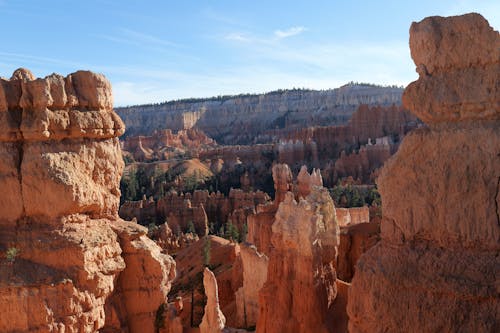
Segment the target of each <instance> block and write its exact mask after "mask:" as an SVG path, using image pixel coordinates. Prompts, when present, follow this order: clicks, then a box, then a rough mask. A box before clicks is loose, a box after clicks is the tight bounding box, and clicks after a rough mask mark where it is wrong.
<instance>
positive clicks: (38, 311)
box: [0, 69, 175, 332]
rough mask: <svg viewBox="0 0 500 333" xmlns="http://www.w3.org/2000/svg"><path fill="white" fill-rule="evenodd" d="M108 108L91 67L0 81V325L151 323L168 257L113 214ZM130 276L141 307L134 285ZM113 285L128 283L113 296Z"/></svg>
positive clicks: (114, 124)
mask: <svg viewBox="0 0 500 333" xmlns="http://www.w3.org/2000/svg"><path fill="white" fill-rule="evenodd" d="M112 103H113V101H112V94H111V86H110V84H109V82H108V81H107V80H106V79H105V78H104V76H102V75H100V74H95V73H91V72H84V71H79V72H76V73H73V74H70V75H68V76H67V77H62V76H60V75H57V74H52V75H50V76H48V77H46V78H44V79H35V78H34V77H33V75H32V74H31V72H29V71H27V70H25V69H19V70H17V71H16V72H14V75H13V76H12V78H11V79H10V80H4V79H1V80H0V124H1V125H0V126H1V131H0V133H1V134H0V156H1V159H0V187H1V188H2V193H3V194H2V197H1V200H0V226H1V228H2V233H1V234H0V252H1V253H2V254H3V255H4V256H3V258H2V259H1V262H0V309H1V311H2V316H1V319H0V331H2V332H19V331H23V332H48V331H49V332H50V331H57V332H63V331H69V332H95V331H98V330H101V329H104V327H105V326H106V327H107V326H108V323H111V322H113V324H114V325H115V326H116V327H117V328H119V329H122V328H123V329H129V330H130V331H131V332H134V331H137V330H136V328H137V325H139V324H141V325H145V326H144V327H152V326H153V324H154V313H155V312H156V308H158V306H159V305H160V304H162V303H163V302H164V300H165V297H166V293H167V292H168V289H169V281H171V280H172V278H173V275H174V270H175V263H174V262H173V260H172V258H170V257H169V256H167V255H164V254H161V253H160V249H159V248H158V247H157V246H156V245H154V244H153V243H152V242H151V241H148V240H147V239H146V238H145V237H144V234H145V231H144V230H143V228H141V227H138V226H136V225H133V224H130V225H127V226H126V227H124V225H123V222H121V220H120V219H119V218H118V214H117V213H118V204H119V196H120V190H119V180H120V176H121V173H122V170H123V161H122V158H121V152H120V147H119V143H118V139H117V138H116V137H117V136H118V135H120V134H122V133H123V131H124V126H123V123H122V121H121V120H120V118H119V117H118V116H117V115H116V114H115V113H114V112H113V110H112ZM145 262H147V264H148V265H147V266H141V265H142V264H144V263H145ZM142 267H144V268H142ZM138 272H140V273H141V274H143V276H142V279H146V280H147V281H148V287H150V289H151V290H150V292H149V293H148V295H147V297H148V301H151V300H152V301H151V302H150V303H148V304H147V305H145V304H144V297H145V296H146V295H144V293H140V292H138V291H139V289H136V291H137V292H134V290H133V289H134V288H138V286H139V284H138V283H134V279H135V281H136V282H138V281H137V279H136V278H133V277H131V275H133V274H137V273H138ZM119 281H124V283H125V284H126V285H127V288H128V289H127V290H123V294H122V296H120V297H117V296H116V295H117V294H118V293H120V290H121V288H120V282H119ZM117 298H121V299H120V301H118V302H117V303H114V301H112V300H115V299H117ZM111 303H114V304H115V305H116V306H111ZM132 303H137V304H138V305H137V306H136V307H133V306H132ZM143 305H144V306H143ZM112 308H113V309H115V310H116V311H114V312H113V311H109V310H110V309H112ZM118 308H119V310H118ZM151 314H153V316H152V317H151ZM104 330H106V329H104Z"/></svg>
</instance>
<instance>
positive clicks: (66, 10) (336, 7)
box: [0, 0, 500, 106]
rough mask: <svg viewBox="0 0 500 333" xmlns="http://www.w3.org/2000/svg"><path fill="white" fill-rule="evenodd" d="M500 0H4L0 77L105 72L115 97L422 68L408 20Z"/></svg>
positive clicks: (396, 78) (499, 8)
mask: <svg viewBox="0 0 500 333" xmlns="http://www.w3.org/2000/svg"><path fill="white" fill-rule="evenodd" d="M471 11H474V12H478V13H480V14H482V15H483V16H484V17H485V18H486V19H487V20H488V21H489V22H490V25H491V26H493V28H495V30H499V29H500V0H455V1H453V0H419V1H397V0H378V1H369V0H365V1H361V0H350V1H347V0H346V1H337V0H324V1H323V0H321V1H320V0H317V1H316V0H308V1H305V0H304V1H293V0H288V1H282V0H276V1H273V0H267V1H262V0H251V1H250V0H247V1H243V0H198V1H194V0H163V1H145V0H143V1H138V0H137V1H132V0H116V1H111V0H101V1H97V0H85V1H63V0H54V1H50V0H48V1H36V0H31V1H27V0H26V1H25V0H0V17H1V19H0V31H2V33H1V34H0V45H2V46H1V47H0V76H2V77H10V75H11V74H12V72H13V71H14V70H15V69H16V68H19V67H25V68H28V69H30V70H32V71H33V73H34V74H35V75H36V76H37V77H45V76H47V75H49V74H51V73H53V72H56V73H59V74H63V75H67V74H69V73H72V72H75V71H77V70H80V69H84V70H92V71H95V72H99V73H103V74H104V75H106V77H107V78H108V79H109V80H110V81H111V83H112V85H113V94H114V99H115V106H126V105H134V104H144V103H159V102H163V101H167V100H174V99H181V98H190V97H209V96H217V95H229V94H239V93H263V92H268V91H272V90H277V89H289V88H309V89H330V88H336V87H339V86H341V85H343V84H345V83H347V82H350V81H355V82H367V83H375V84H382V85H403V86H405V85H407V84H408V83H410V82H411V81H413V80H416V79H417V74H416V73H415V66H414V64H413V62H412V61H411V58H410V51H409V48H408V37H409V36H408V29H409V27H410V24H411V22H413V21H420V20H422V19H423V18H424V17H426V16H432V15H440V16H449V15H458V14H464V13H467V12H471Z"/></svg>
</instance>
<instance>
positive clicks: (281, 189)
mask: <svg viewBox="0 0 500 333" xmlns="http://www.w3.org/2000/svg"><path fill="white" fill-rule="evenodd" d="M272 173H273V182H274V191H275V194H274V201H273V202H272V203H266V204H261V205H258V206H257V213H256V214H254V215H249V216H248V218H247V223H248V236H247V241H248V242H250V243H251V244H254V245H255V246H256V247H257V249H258V250H259V251H260V252H262V253H264V254H266V255H269V253H270V252H271V248H272V243H271V237H272V229H271V227H272V225H273V223H274V221H275V214H276V211H277V210H278V207H279V205H280V203H281V202H283V200H284V199H285V196H286V194H287V193H288V191H292V190H293V177H292V172H291V170H290V168H289V167H288V165H287V164H275V165H273V169H272Z"/></svg>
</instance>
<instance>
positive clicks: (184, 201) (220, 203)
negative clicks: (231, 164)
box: [120, 189, 270, 237]
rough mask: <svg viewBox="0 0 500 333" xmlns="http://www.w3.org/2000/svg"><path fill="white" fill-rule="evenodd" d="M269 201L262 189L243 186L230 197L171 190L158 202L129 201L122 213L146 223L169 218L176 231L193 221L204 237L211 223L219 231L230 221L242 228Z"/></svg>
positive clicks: (125, 216)
mask: <svg viewBox="0 0 500 333" xmlns="http://www.w3.org/2000/svg"><path fill="white" fill-rule="evenodd" d="M269 200H270V199H269V196H268V195H267V194H265V193H264V192H262V191H255V192H244V191H242V190H240V189H231V191H230V192H229V195H228V196H227V197H226V196H224V195H223V194H222V193H220V192H215V193H214V192H211V193H209V192H208V191H199V190H198V191H194V192H193V193H192V194H191V193H177V192H169V193H167V194H166V195H165V196H164V197H163V198H160V199H158V200H157V201H155V200H153V199H152V198H150V199H143V200H140V201H127V202H125V203H124V204H123V205H122V206H121V207H120V216H121V217H122V218H124V219H128V220H131V219H133V218H136V219H137V221H138V222H139V223H140V224H143V225H147V224H149V223H155V222H159V223H162V222H164V221H168V225H169V227H170V229H171V230H172V231H174V232H175V233H176V234H179V233H180V232H183V233H186V232H188V229H189V225H190V224H191V223H192V224H193V227H194V228H195V231H196V233H197V234H198V235H199V236H200V237H202V236H204V235H205V234H206V233H207V231H208V227H209V226H210V225H212V226H213V227H214V228H215V231H218V230H219V228H220V227H221V226H223V225H225V224H226V223H228V221H231V222H232V223H233V224H234V225H236V226H237V227H238V229H239V230H240V231H241V230H242V228H243V224H245V223H246V217H247V216H249V215H250V214H252V213H253V212H254V211H255V208H256V206H257V205H259V204H263V203H265V202H267V201H269Z"/></svg>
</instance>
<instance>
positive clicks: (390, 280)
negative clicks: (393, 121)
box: [348, 14, 500, 332]
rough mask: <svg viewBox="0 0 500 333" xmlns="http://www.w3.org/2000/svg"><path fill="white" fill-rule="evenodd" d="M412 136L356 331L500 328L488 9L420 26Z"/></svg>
mask: <svg viewBox="0 0 500 333" xmlns="http://www.w3.org/2000/svg"><path fill="white" fill-rule="evenodd" d="M410 48H411V54H412V58H413V60H414V62H415V64H416V65H417V71H418V73H419V79H418V80H417V81H415V82H413V83H412V84H410V85H409V86H408V87H407V88H406V90H405V93H404V96H403V101H404V104H405V105H406V107H408V108H409V109H411V110H412V112H414V113H415V114H416V115H417V116H418V117H420V118H421V119H422V120H423V121H424V122H426V124H427V125H428V128H422V129H419V130H416V131H414V132H412V133H411V134H410V135H408V136H407V137H406V138H405V139H404V141H403V143H402V145H401V147H400V148H399V151H398V152H397V154H396V155H395V156H394V157H393V158H392V159H391V160H390V161H389V162H388V163H387V164H386V165H385V167H384V168H383V170H382V172H381V175H380V177H379V180H378V184H379V189H380V193H381V195H382V202H383V205H384V211H383V213H384V216H383V221H382V225H381V229H382V234H381V237H382V240H381V241H380V242H379V243H378V244H377V245H376V246H374V247H373V248H372V249H371V250H369V251H368V252H367V253H366V254H365V255H363V256H362V257H361V259H360V260H359V262H358V265H357V270H356V274H355V275H354V279H353V281H352V286H351V288H350V293H349V302H348V314H349V320H350V321H349V331H350V332H495V331H498V330H499V329H500V297H499V290H500V289H499V283H498V279H499V276H500V256H499V255H498V254H499V252H500V217H499V216H500V190H499V188H500V131H499V129H500V35H499V33H498V32H497V31H494V30H493V29H492V28H491V27H490V26H489V25H488V22H487V21H486V20H485V19H484V18H483V17H481V16H480V15H478V14H467V15H463V16H455V17H448V18H443V17H429V18H426V19H424V20H423V21H421V22H419V23H413V24H412V26H411V29H410Z"/></svg>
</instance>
